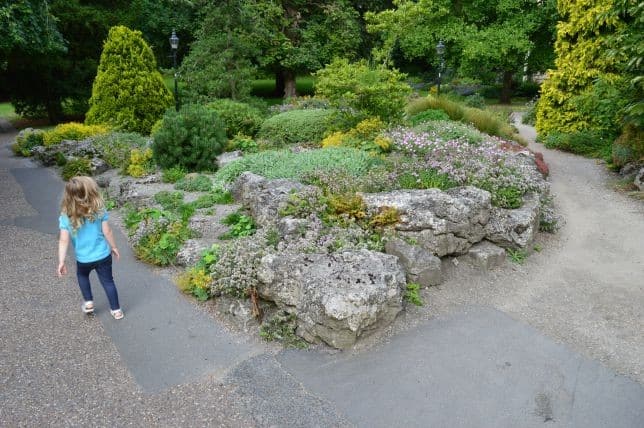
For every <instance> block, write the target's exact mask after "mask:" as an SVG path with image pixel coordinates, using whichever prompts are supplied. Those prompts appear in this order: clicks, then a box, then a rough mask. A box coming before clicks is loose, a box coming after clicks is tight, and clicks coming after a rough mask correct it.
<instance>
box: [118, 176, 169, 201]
mask: <svg viewBox="0 0 644 428" xmlns="http://www.w3.org/2000/svg"><path fill="white" fill-rule="evenodd" d="M159 181H160V178H159V176H158V175H157V174H151V175H149V176H146V177H140V178H134V177H127V176H112V177H111V178H110V179H109V183H108V185H107V188H106V192H107V195H108V196H109V197H110V199H113V200H115V201H116V202H117V204H118V205H119V206H121V205H123V204H125V203H126V202H131V203H132V204H133V205H134V206H135V207H137V208H141V207H146V206H149V205H154V204H155V202H154V195H155V194H157V193H158V192H160V191H161V190H173V186H172V185H171V184H165V183H159Z"/></svg>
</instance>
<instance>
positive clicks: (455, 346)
mask: <svg viewBox="0 0 644 428" xmlns="http://www.w3.org/2000/svg"><path fill="white" fill-rule="evenodd" d="M277 359H278V361H280V363H281V364H282V366H283V367H288V370H289V372H290V373H291V374H292V375H293V376H294V377H295V378H297V379H298V380H299V381H300V382H302V384H303V385H304V387H305V388H307V389H308V390H309V391H310V392H311V393H313V394H316V395H318V396H319V397H321V398H323V399H326V400H328V401H330V402H331V403H332V404H333V405H334V406H336V407H337V408H338V409H339V410H340V411H341V412H343V413H344V415H346V417H347V419H349V421H351V422H353V423H355V424H356V425H357V426H361V427H394V426H395V427H401V426H404V427H479V428H481V427H495V428H500V427H537V426H548V427H580V428H582V427H583V428H591V427H614V428H617V427H625V428H626V427H628V428H640V427H642V421H644V388H643V387H642V386H641V385H640V384H638V383H636V382H634V381H632V380H630V379H628V378H626V377H623V376H618V375H616V374H615V373H614V372H612V371H611V370H609V369H607V368H605V367H603V366H601V365H600V364H599V363H597V362H595V361H592V360H589V359H587V358H585V357H582V356H580V355H579V354H577V353H574V352H572V351H570V350H569V349H567V348H566V347H564V346H562V345H559V344H557V343H555V342H553V341H552V340H550V339H548V338H547V337H545V336H544V335H542V334H541V333H539V332H538V331H537V330H535V329H534V328H532V327H530V326H528V325H526V324H524V323H521V322H518V321H515V320H513V319H512V318H510V317H508V316H507V315H505V314H503V313H501V312H498V311H496V310H493V309H490V308H483V307H470V308H467V309H466V310H464V311H462V312H459V313H457V314H455V315H453V316H450V317H448V318H444V319H434V320H432V321H430V322H428V323H426V324H424V325H422V326H420V327H419V328H416V329H413V330H411V331H408V332H406V333H405V334H403V335H399V336H396V337H394V338H392V339H391V341H390V342H388V343H387V344H384V345H382V346H381V347H379V348H378V349H374V350H372V351H370V352H368V353H362V354H360V355H350V354H336V355H328V354H324V353H320V352H306V351H295V350H293V351H285V352H283V353H282V354H280V355H279V356H278V357H277Z"/></svg>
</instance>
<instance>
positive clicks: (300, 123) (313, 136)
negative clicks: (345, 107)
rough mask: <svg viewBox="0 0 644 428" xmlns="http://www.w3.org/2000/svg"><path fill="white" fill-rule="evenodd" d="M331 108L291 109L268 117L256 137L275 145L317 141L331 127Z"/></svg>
mask: <svg viewBox="0 0 644 428" xmlns="http://www.w3.org/2000/svg"><path fill="white" fill-rule="evenodd" d="M333 113H334V112H333V110H323V109H308V110H291V111H287V112H285V113H280V114H278V115H275V116H273V117H271V118H268V119H267V120H266V121H265V122H264V123H263V124H262V126H261V128H260V130H259V132H258V134H257V138H259V139H262V140H265V141H267V142H268V143H269V144H271V145H273V146H275V147H282V146H284V145H288V144H299V143H317V142H319V141H321V140H322V138H324V135H325V134H326V133H327V131H328V130H329V129H330V128H331V126H332V123H331V120H330V119H331V117H332V116H333Z"/></svg>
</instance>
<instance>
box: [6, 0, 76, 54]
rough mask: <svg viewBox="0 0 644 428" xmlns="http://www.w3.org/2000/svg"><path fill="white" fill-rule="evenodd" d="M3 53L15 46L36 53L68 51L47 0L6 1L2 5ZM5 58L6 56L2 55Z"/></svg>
mask: <svg viewBox="0 0 644 428" xmlns="http://www.w3.org/2000/svg"><path fill="white" fill-rule="evenodd" d="M0 27H1V28H2V29H3V33H2V37H0V54H6V53H7V52H10V51H12V50H14V49H20V50H24V51H27V52H32V53H43V52H48V51H51V52H55V51H59V52H60V51H64V50H65V44H64V41H63V37H62V36H61V34H60V33H59V31H58V28H57V27H56V18H54V17H53V16H52V15H51V12H50V10H49V7H48V4H47V1H45V0H12V1H9V2H6V1H3V2H2V4H1V5H0ZM1 56H2V57H4V55H1Z"/></svg>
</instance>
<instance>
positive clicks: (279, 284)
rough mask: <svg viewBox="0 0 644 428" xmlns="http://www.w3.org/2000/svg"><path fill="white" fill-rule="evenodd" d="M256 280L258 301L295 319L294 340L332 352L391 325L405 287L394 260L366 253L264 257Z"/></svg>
mask: <svg viewBox="0 0 644 428" xmlns="http://www.w3.org/2000/svg"><path fill="white" fill-rule="evenodd" d="M257 277H258V279H259V283H260V284H259V286H258V288H257V291H258V293H259V295H260V297H262V298H263V299H266V300H271V301H273V302H275V303H276V304H277V306H278V307H279V308H281V309H284V310H287V311H289V312H291V313H295V314H296V315H297V322H298V328H297V334H299V335H300V336H302V337H303V338H304V339H306V340H307V341H309V342H318V341H320V340H322V341H324V342H325V343H327V344H329V345H331V346H333V347H336V348H347V347H350V346H351V345H353V344H354V343H355V342H356V339H357V338H358V337H359V336H361V335H362V334H365V333H367V332H370V331H372V330H374V329H376V328H378V327H381V326H384V325H387V324H389V323H390V322H391V321H393V319H394V318H395V317H396V315H397V314H398V312H400V310H401V309H402V291H403V289H404V287H405V285H406V282H405V273H404V271H403V269H402V267H401V266H400V263H399V262H398V259H397V258H396V257H394V256H390V255H387V254H383V253H378V252H373V251H368V250H361V251H348V252H343V253H335V254H303V253H298V254H292V253H291V254H289V253H280V254H269V255H266V256H264V257H263V258H262V260H261V263H260V266H259V268H258V272H257Z"/></svg>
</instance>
